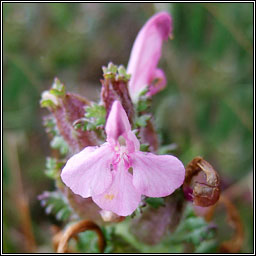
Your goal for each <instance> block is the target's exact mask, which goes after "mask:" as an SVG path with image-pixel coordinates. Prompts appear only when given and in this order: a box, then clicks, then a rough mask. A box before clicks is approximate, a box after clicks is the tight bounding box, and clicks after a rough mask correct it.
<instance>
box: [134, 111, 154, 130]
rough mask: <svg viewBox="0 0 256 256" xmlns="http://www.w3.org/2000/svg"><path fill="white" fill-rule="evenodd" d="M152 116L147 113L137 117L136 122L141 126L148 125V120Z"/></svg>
mask: <svg viewBox="0 0 256 256" xmlns="http://www.w3.org/2000/svg"><path fill="white" fill-rule="evenodd" d="M150 118H151V115H149V114H145V115H142V116H140V117H138V118H137V119H136V122H135V124H136V125H137V126H139V127H145V126H146V125H147V121H148V120H149V119H150Z"/></svg>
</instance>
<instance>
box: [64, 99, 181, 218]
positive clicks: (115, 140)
mask: <svg viewBox="0 0 256 256" xmlns="http://www.w3.org/2000/svg"><path fill="white" fill-rule="evenodd" d="M105 130H106V134H107V142H105V143H104V144H103V145H101V146H100V147H91V146H89V147H86V148H85V149H84V150H82V151H81V152H80V153H78V154H76V155H74V156H73V157H71V158H70V159H69V160H68V162H67V164H66V165H65V167H64V169H63V170H62V173H61V178H62V180H63V182H64V183H65V184H66V185H67V186H68V187H69V188H70V189H71V190H72V191H73V192H74V193H76V194H79V195H80V196H82V197H85V198H86V197H92V200H93V201H94V202H95V203H96V204H97V205H98V206H99V207H101V208H102V209H103V210H107V211H112V212H114V213H116V214H118V215H120V216H127V215H130V214H131V213H132V212H133V211H134V210H135V209H136V208H137V207H138V205H139V203H140V201H141V195H145V196H148V197H164V196H168V195H170V194H171V193H172V192H173V191H174V190H175V189H177V188H178V187H180V186H181V185H182V183H183V181H184V175H185V169H184V166H183V164H182V163H181V162H180V161H179V160H178V159H177V158H176V157H174V156H170V155H159V156H158V155H154V154H152V153H145V152H141V151H139V149H140V143H139V141H138V139H137V138H136V136H135V134H134V133H133V132H132V131H131V126H130V123H129V120H128V117H127V115H126V112H125V111H124V109H123V107H122V105H121V103H120V102H119V101H115V102H114V103H113V105H112V108H111V111H110V113H109V117H108V119H107V123H106V127H105Z"/></svg>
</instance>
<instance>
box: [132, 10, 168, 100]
mask: <svg viewBox="0 0 256 256" xmlns="http://www.w3.org/2000/svg"><path fill="white" fill-rule="evenodd" d="M171 32H172V20H171V16H170V15H169V14H168V13H167V12H160V13H158V14H156V15H154V16H153V17H151V18H150V19H149V20H148V22H147V23H146V24H145V25H144V26H143V27H142V29H141V30H140V32H139V34H138V35H137V38H136V40H135V42H134V45H133V48H132V51H131V56H130V59H129V63H128V67H127V73H129V74H131V80H130V82H129V92H130V95H131V98H132V100H133V101H134V102H136V101H137V99H138V96H139V94H140V92H141V91H143V90H144V89H145V88H146V87H147V86H148V85H149V84H150V83H151V80H152V79H153V78H154V77H155V70H156V68H157V64H158V61H159V59H160V57H161V53H162V44H163V40H167V39H168V36H169V35H170V33H171Z"/></svg>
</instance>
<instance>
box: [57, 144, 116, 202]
mask: <svg viewBox="0 0 256 256" xmlns="http://www.w3.org/2000/svg"><path fill="white" fill-rule="evenodd" d="M112 158H113V152H112V150H111V147H110V145H109V144H108V143H105V144H103V145H102V146H101V147H86V148H85V149H84V150H82V151H81V152H80V153H78V154H76V155H74V156H72V157H71V158H70V159H69V160H68V161H67V163H66V165H65V167H64V168H63V170H62V172H61V178H62V181H63V182H64V183H65V184H66V185H67V186H68V187H69V188H70V189H71V190H72V191H73V192H74V193H75V194H78V195H80V196H82V197H84V198H86V197H90V196H92V195H93V194H101V193H103V192H104V191H105V190H106V189H107V188H108V187H109V186H110V185H111V182H112V174H111V170H110V164H111V161H112Z"/></svg>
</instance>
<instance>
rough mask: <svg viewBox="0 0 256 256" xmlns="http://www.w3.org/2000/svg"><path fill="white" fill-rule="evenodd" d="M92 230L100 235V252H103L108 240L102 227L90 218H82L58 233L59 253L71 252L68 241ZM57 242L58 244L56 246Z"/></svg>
mask: <svg viewBox="0 0 256 256" xmlns="http://www.w3.org/2000/svg"><path fill="white" fill-rule="evenodd" d="M87 230H92V231H94V232H96V234H97V235H98V244H99V249H100V252H101V253H103V252H104V249H105V246H106V240H105V237H104V235H103V233H102V231H101V229H100V227H99V226H98V225H97V224H95V223H94V222H92V221H90V220H82V221H79V222H77V223H75V224H73V225H71V226H69V227H68V228H67V229H66V230H65V231H64V232H63V233H62V234H60V233H57V234H56V235H55V237H54V239H53V240H54V243H55V248H57V253H67V252H70V251H69V249H68V242H69V240H70V239H71V238H74V237H76V235H78V234H79V233H81V232H84V231H87ZM56 243H57V244H58V245H57V246H56Z"/></svg>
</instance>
